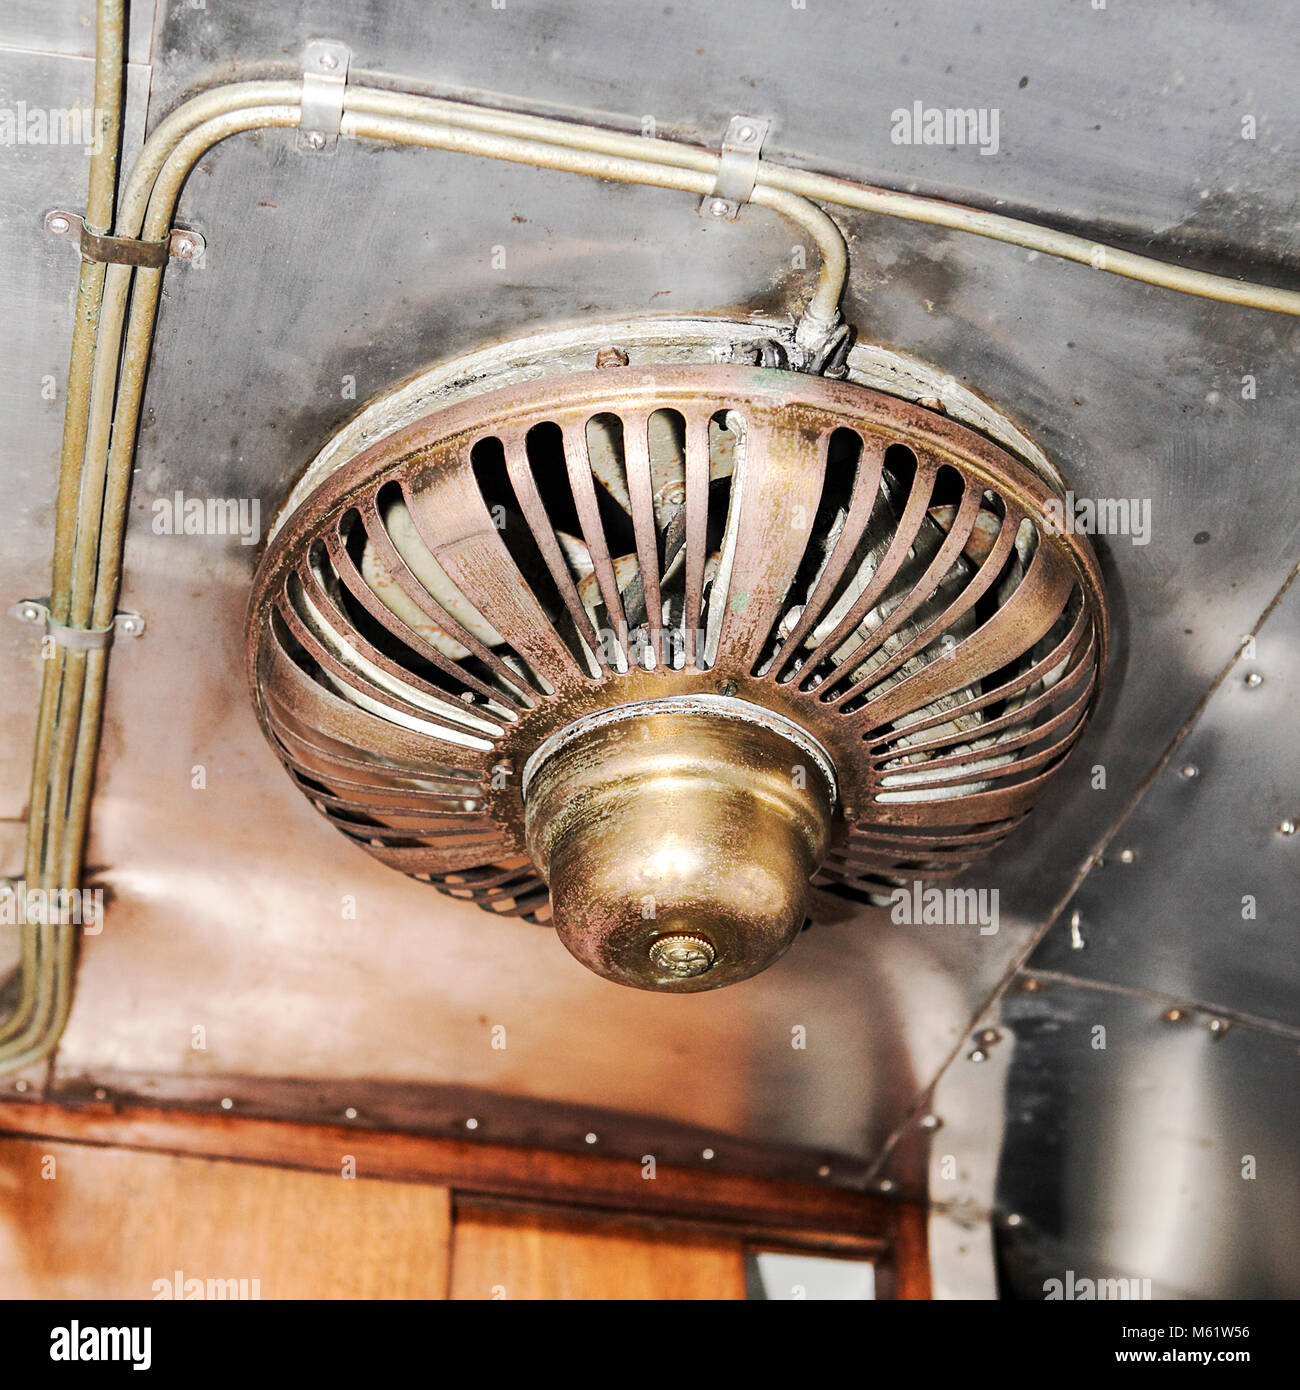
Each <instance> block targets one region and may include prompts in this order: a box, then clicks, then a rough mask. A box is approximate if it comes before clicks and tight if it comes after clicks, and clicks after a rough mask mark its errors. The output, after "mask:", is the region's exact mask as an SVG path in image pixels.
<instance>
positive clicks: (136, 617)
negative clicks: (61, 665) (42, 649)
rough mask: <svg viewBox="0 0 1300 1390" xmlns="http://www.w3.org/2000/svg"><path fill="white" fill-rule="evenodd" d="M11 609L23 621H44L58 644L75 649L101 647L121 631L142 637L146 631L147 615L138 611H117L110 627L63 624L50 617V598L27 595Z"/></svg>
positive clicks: (89, 649) (50, 634) (91, 649)
mask: <svg viewBox="0 0 1300 1390" xmlns="http://www.w3.org/2000/svg"><path fill="white" fill-rule="evenodd" d="M9 611H10V612H11V613H12V614H13V616H14V617H15V618H17V619H18V621H19V622H20V623H33V624H43V625H44V627H45V632H46V635H47V636H48V637H51V638H52V639H53V640H54V644H55V646H58V647H68V648H69V649H70V650H72V651H102V650H103V648H105V647H107V646H108V645H109V643H110V642H112V640H113V638H114V637H115V636H116V635H117V634H118V633H121V635H122V636H123V637H139V636H140V635H141V633H143V632H144V619H143V618H142V617H141V616H140V614H139V613H118V614H116V615H115V616H114V618H113V623H112V626H111V627H64V626H63V625H62V624H60V623H56V622H52V621H51V619H50V601H49V599H47V598H25V599H23V600H22V601H21V602H20V603H16V604H15V605H14V606H13V608H11V609H10V610H9Z"/></svg>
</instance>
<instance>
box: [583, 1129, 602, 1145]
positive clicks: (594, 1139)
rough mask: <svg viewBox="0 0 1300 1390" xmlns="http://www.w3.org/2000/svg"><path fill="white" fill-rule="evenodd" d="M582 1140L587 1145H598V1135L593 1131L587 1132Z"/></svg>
mask: <svg viewBox="0 0 1300 1390" xmlns="http://www.w3.org/2000/svg"><path fill="white" fill-rule="evenodd" d="M583 1139H584V1140H585V1142H586V1143H588V1144H598V1143H600V1135H598V1134H597V1133H596V1132H595V1131H594V1130H590V1129H589V1130H588V1131H587V1133H586V1134H585V1135H583Z"/></svg>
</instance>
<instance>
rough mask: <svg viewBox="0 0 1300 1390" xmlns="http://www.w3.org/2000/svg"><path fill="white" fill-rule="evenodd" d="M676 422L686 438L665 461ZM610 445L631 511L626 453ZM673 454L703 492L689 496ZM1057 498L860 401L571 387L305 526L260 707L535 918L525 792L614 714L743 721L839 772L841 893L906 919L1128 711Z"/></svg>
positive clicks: (451, 443) (283, 732) (363, 833)
mask: <svg viewBox="0 0 1300 1390" xmlns="http://www.w3.org/2000/svg"><path fill="white" fill-rule="evenodd" d="M664 418H669V419H672V420H675V421H677V428H678V430H679V432H680V435H679V438H678V439H677V440H676V441H675V442H674V441H673V440H672V439H671V438H668V439H667V440H666V442H665V443H664V447H663V449H662V450H661V451H660V452H659V453H658V455H657V456H656V454H655V452H654V451H653V450H652V447H651V444H652V441H653V440H654V438H655V435H654V431H653V430H652V428H651V424H652V422H653V421H656V420H663V419H664ZM609 421H614V422H616V433H617V435H618V443H617V448H616V450H615V453H616V455H617V457H616V458H614V459H613V460H612V471H614V472H616V473H617V474H618V475H619V477H620V480H621V481H620V483H619V485H618V486H601V485H600V484H601V482H602V476H601V471H600V468H599V466H598V463H597V460H596V456H595V453H594V451H593V448H592V439H593V431H592V426H593V424H594V423H596V422H609ZM724 435H726V436H730V437H731V438H732V439H734V440H736V441H737V442H735V443H734V444H732V445H731V447H730V448H729V449H727V450H726V451H725V455H724V453H723V451H722V450H721V448H720V444H719V440H720V438H721V437H722V436H724ZM488 446H492V447H493V448H494V449H495V455H494V461H495V463H496V465H497V468H496V476H493V475H492V474H491V472H490V469H491V463H490V462H489V461H488V460H487V456H486V453H485V451H487V450H488ZM891 450H892V451H893V453H891ZM733 454H734V456H735V460H736V472H734V473H732V472H730V469H731V463H730V462H729V460H731V459H732V456H733ZM722 457H725V458H726V459H727V460H728V462H727V463H726V464H725V467H726V469H727V470H728V471H727V473H726V474H724V473H723V472H722V467H723V465H721V464H720V458H722ZM656 462H659V464H660V465H661V467H662V468H664V469H666V470H667V471H671V470H672V469H673V468H675V469H676V474H675V481H674V480H672V479H669V480H668V481H665V482H664V483H663V484H662V486H660V487H659V488H656V487H655V486H654V472H655V464H656ZM954 499H960V500H959V502H958V501H956V500H954ZM1053 500H1054V494H1053V492H1052V491H1051V490H1050V489H1049V487H1048V486H1047V485H1046V484H1045V483H1044V482H1043V481H1042V480H1040V479H1039V478H1038V477H1036V476H1035V475H1034V474H1032V473H1031V472H1030V470H1029V469H1027V468H1025V467H1024V466H1023V465H1021V464H1019V463H1018V462H1017V461H1016V460H1014V459H1013V458H1012V457H1011V456H1010V455H1008V454H1006V453H1005V452H1004V451H1002V450H999V449H997V448H996V447H995V446H993V445H991V444H990V443H988V442H987V441H986V440H984V439H983V438H981V437H980V436H978V435H976V434H975V433H973V432H972V431H971V430H969V429H967V428H965V427H964V426H962V425H959V424H956V423H955V422H953V421H950V420H947V419H945V418H944V417H943V416H941V415H939V414H936V413H934V412H930V411H926V410H923V409H921V408H919V407H917V406H913V405H910V404H908V403H906V402H902V401H897V400H892V399H890V398H889V397H886V396H883V395H880V394H879V393H875V392H869V391H865V390H862V389H861V388H858V387H855V386H851V385H846V384H842V383H831V382H827V381H822V380H817V379H810V378H807V377H801V376H798V375H796V374H792V373H780V372H772V371H765V370H755V369H744V368H735V367H721V366H717V367H711V368H710V367H703V368H680V367H664V368H656V367H651V368H649V369H632V368H617V369H613V370H608V371H603V372H595V373H587V374H582V373H579V374H575V375H571V376H568V377H564V378H559V379H554V380H548V379H543V380H541V381H538V382H534V383H530V384H529V385H526V386H520V387H510V388H506V389H504V390H501V391H496V392H491V393H489V394H488V395H486V396H480V397H477V398H475V399H474V400H472V401H470V402H466V403H463V404H461V405H458V406H453V407H451V408H449V409H447V410H445V411H442V412H439V413H437V414H435V415H433V416H431V417H429V418H427V419H425V420H419V421H416V422H414V423H413V424H411V425H408V426H406V427H405V428H404V429H402V430H400V431H398V432H396V433H394V434H391V435H389V436H388V437H386V438H385V439H383V440H381V441H380V442H378V443H376V444H374V445H373V446H371V448H370V449H368V450H366V451H365V452H364V453H363V454H362V455H361V456H360V457H358V458H357V459H355V460H354V461H353V462H351V463H350V464H347V465H344V466H342V467H340V468H338V469H337V470H336V471H335V472H334V473H333V474H331V475H330V477H329V478H328V479H327V480H326V481H325V482H323V483H322V484H321V485H320V487H319V488H318V489H317V490H316V491H315V493H313V494H312V495H311V496H310V497H309V498H307V499H306V500H305V501H304V502H302V503H301V504H300V506H299V507H298V510H297V511H296V512H295V513H294V515H292V516H290V517H288V518H287V519H285V520H284V522H283V524H282V526H281V528H280V530H279V531H278V533H277V535H276V537H275V540H274V542H273V544H272V545H271V547H270V548H269V550H268V552H267V555H266V558H265V559H264V561H263V564H262V567H261V569H260V570H259V574H258V577H257V579H256V581H255V585H254V593H253V598H252V602H251V604H250V617H249V673H250V683H251V685H252V688H253V692H254V698H255V700H256V701H257V703H258V707H259V711H260V714H261V717H262V720H263V723H264V727H265V728H266V731H267V734H268V737H269V738H270V739H271V740H272V742H273V744H274V746H275V747H276V749H277V751H278V752H279V754H280V756H281V757H282V759H283V760H284V761H285V764H286V766H287V767H288V769H289V771H290V773H291V775H293V777H294V778H295V780H296V781H297V782H298V785H299V786H300V787H301V788H302V790H303V791H304V792H305V793H306V795H307V796H308V797H309V799H311V801H312V802H313V804H314V805H315V806H316V808H317V809H318V810H319V811H320V812H321V813H322V814H324V815H325V816H326V817H327V818H329V819H330V820H331V821H333V822H334V824H336V825H337V826H338V827H339V828H340V829H342V830H343V832H344V833H345V834H346V835H348V837H349V838H350V839H352V840H353V841H354V842H355V843H357V844H358V845H360V846H362V847H363V848H365V849H367V850H369V851H370V852H371V853H372V854H374V855H375V857H377V858H379V859H381V860H382V861H383V862H385V863H387V864H390V865H391V866H392V867H395V868H400V869H402V870H403V871H405V872H407V873H412V874H418V875H429V876H431V878H432V880H433V881H434V882H435V883H437V884H438V885H439V886H440V887H442V888H444V889H445V890H446V891H451V892H455V893H458V894H459V895H462V896H469V897H473V898H475V899H477V900H480V901H481V902H482V905H484V906H486V907H488V908H489V909H490V910H492V911H496V912H503V911H504V912H512V913H513V912H524V913H526V914H527V915H529V916H531V917H536V915H537V914H538V912H539V903H540V880H539V879H538V878H537V877H536V876H529V875H527V873H526V872H523V870H524V868H525V866H524V865H521V862H520V860H521V856H523V855H525V854H526V849H525V844H524V835H523V819H524V799H523V795H522V786H521V781H520V777H519V773H520V771H521V770H522V769H523V767H524V765H525V764H526V762H527V760H528V759H529V757H530V756H531V755H532V754H533V752H534V751H535V750H536V749H537V747H538V746H539V745H540V744H541V743H542V742H543V741H544V740H546V739H547V738H549V737H550V736H551V735H552V734H554V733H555V731H556V730H557V729H559V728H561V727H563V726H564V725H567V724H569V723H571V722H572V721H574V720H577V719H581V718H583V717H586V716H590V715H592V714H595V713H597V712H598V711H600V710H602V709H606V708H609V707H610V706H613V705H619V704H624V703H627V702H630V701H639V700H647V699H655V698H659V697H664V696H672V695H685V694H694V695H699V694H704V693H718V692H721V693H724V694H728V695H734V696H737V697H738V698H740V699H742V700H745V701H748V702H750V703H752V704H755V705H757V706H759V707H761V708H767V709H770V710H772V711H774V712H776V713H779V714H780V715H782V716H784V717H785V718H787V719H789V720H790V721H792V722H793V723H794V724H796V725H797V726H799V727H801V728H803V729H806V730H807V731H808V732H809V733H810V734H812V736H813V737H814V738H816V739H817V740H818V741H819V742H820V743H821V744H822V745H823V746H824V747H825V748H826V749H828V750H829V752H830V755H831V757H832V759H833V760H834V765H835V770H836V776H837V778H838V781H839V784H840V791H841V799H840V807H839V810H840V815H839V817H838V818H837V821H836V824H835V826H834V831H833V836H832V843H831V855H830V859H829V860H828V861H827V862H826V864H825V869H824V881H826V882H829V883H831V884H834V885H846V886H848V887H849V888H851V889H857V890H860V892H863V893H868V892H873V891H874V892H875V893H876V894H877V895H878V896H883V897H885V898H887V897H888V894H889V891H890V889H891V888H892V887H894V886H899V885H903V884H904V883H905V882H907V881H909V880H908V877H907V876H908V875H909V874H910V875H912V876H915V875H916V873H918V872H921V873H923V874H925V875H926V876H934V875H943V874H945V873H955V872H959V871H960V870H961V869H963V868H965V867H967V866H968V865H969V864H970V863H971V862H972V861H973V860H975V859H976V858H978V857H979V856H980V855H981V854H982V853H986V852H987V851H988V850H990V849H992V848H993V847H995V846H996V845H997V844H999V843H1000V842H1001V840H1002V839H1003V838H1004V837H1005V835H1006V834H1007V833H1008V832H1009V831H1010V830H1011V829H1012V828H1013V827H1014V826H1015V825H1016V824H1017V823H1018V822H1019V821H1020V820H1021V819H1022V818H1023V816H1024V814H1025V812H1026V811H1027V810H1028V809H1029V808H1030V807H1031V806H1032V805H1033V803H1034V801H1035V800H1037V798H1038V797H1039V796H1040V795H1041V794H1042V793H1043V792H1044V791H1045V790H1046V788H1047V786H1048V784H1049V782H1050V776H1051V773H1052V771H1053V770H1054V769H1055V768H1056V767H1057V766H1059V765H1060V763H1061V761H1062V760H1063V759H1064V757H1065V756H1066V754H1067V753H1068V752H1069V750H1070V748H1071V747H1072V746H1073V743H1074V741H1075V740H1076V739H1077V737H1078V736H1079V735H1080V734H1081V733H1082V731H1083V728H1084V725H1085V723H1086V718H1087V714H1088V711H1089V710H1090V709H1091V708H1092V706H1093V704H1094V703H1095V700H1096V698H1097V695H1098V691H1099V686H1100V681H1099V679H1098V675H1099V671H1100V670H1101V669H1102V667H1103V666H1104V659H1105V647H1106V626H1105V612H1104V602H1103V599H1102V594H1101V583H1100V575H1099V571H1098V569H1097V565H1096V562H1095V560H1094V559H1093V556H1092V550H1091V547H1090V545H1089V544H1088V541H1087V539H1086V537H1084V536H1082V535H1080V534H1077V533H1075V532H1072V531H1069V532H1062V531H1061V530H1059V529H1057V528H1054V527H1053V526H1052V525H1051V522H1050V515H1049V511H1048V504H1049V503H1050V502H1052V501H1053ZM602 505H603V506H604V507H605V511H604V512H602V510H601V508H602ZM611 507H612V508H613V511H612V513H611V510H610V508H611ZM981 521H982V522H983V523H984V526H983V527H982V528H981V527H980V525H979V523H980V522H981ZM399 523H400V525H399ZM411 523H413V525H411ZM990 525H991V527H992V529H993V531H994V533H995V535H996V540H993V541H990V540H989V538H988V531H989V528H990ZM575 554H576V558H573V557H574V556H575ZM375 556H377V557H378V558H377V559H376V558H373V557H375ZM620 562H625V565H626V567H625V568H624V569H623V573H622V576H621V577H620V576H619V574H618V569H619V565H620ZM584 581H594V583H592V584H591V587H589V589H588V593H587V597H586V598H584V597H582V596H581V595H580V593H579V589H578V585H579V584H582V583H584ZM391 590H399V591H400V594H399V595H395V596H394V597H390V596H389V594H390V591H391ZM395 597H400V599H401V602H400V603H397V602H395V601H394V598H395ZM453 600H454V602H453ZM449 610H450V611H449ZM403 616H405V617H406V618H407V621H403V620H402V618H403ZM475 619H476V620H477V621H474V620H475ZM421 622H423V624H425V625H426V630H424V631H423V632H422V631H420V630H418V625H419V624H421ZM411 623H415V624H417V627H413V626H411V625H410V624H411ZM430 623H431V624H432V625H433V626H432V628H431V629H428V628H427V624H430ZM448 642H451V643H452V644H454V645H453V646H452V647H450V648H449V646H448ZM449 652H455V653H458V655H455V656H452V655H449Z"/></svg>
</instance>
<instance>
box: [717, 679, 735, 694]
mask: <svg viewBox="0 0 1300 1390" xmlns="http://www.w3.org/2000/svg"><path fill="white" fill-rule="evenodd" d="M736 689H737V687H736V682H735V681H719V682H718V694H719V695H727V696H731V695H734V694H735V693H736Z"/></svg>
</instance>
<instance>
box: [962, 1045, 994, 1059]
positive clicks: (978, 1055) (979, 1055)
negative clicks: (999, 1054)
mask: <svg viewBox="0 0 1300 1390" xmlns="http://www.w3.org/2000/svg"><path fill="white" fill-rule="evenodd" d="M988 1055H989V1054H988V1053H987V1052H984V1051H982V1050H981V1049H980V1048H978V1047H977V1048H976V1049H975V1051H974V1052H968V1053H967V1054H966V1060H967V1061H968V1062H986V1061H987V1060H988Z"/></svg>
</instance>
